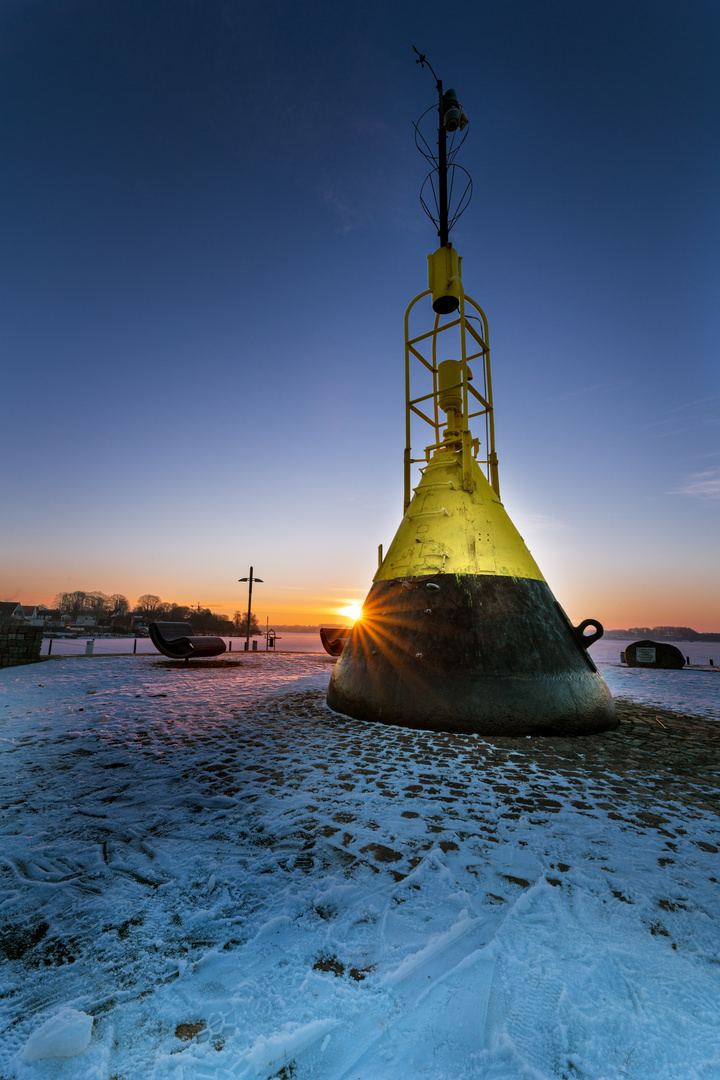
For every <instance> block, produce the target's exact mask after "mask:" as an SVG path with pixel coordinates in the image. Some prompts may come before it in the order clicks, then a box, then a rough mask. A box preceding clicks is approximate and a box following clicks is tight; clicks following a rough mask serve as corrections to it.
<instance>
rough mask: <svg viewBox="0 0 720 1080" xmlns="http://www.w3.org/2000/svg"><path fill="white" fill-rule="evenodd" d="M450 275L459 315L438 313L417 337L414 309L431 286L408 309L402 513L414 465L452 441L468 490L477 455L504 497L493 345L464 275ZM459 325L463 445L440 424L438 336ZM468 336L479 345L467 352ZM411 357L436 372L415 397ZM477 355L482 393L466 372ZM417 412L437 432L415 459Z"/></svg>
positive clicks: (447, 446) (410, 493)
mask: <svg viewBox="0 0 720 1080" xmlns="http://www.w3.org/2000/svg"><path fill="white" fill-rule="evenodd" d="M452 280H453V281H454V282H457V283H458V285H459V288H460V307H459V311H458V316H457V318H454V319H452V320H451V321H450V322H446V323H443V324H442V326H441V325H440V316H439V315H436V316H435V324H434V326H433V328H432V330H428V331H426V332H425V333H424V334H418V335H417V336H416V337H412V338H411V337H410V314H411V312H412V310H413V308H414V307H415V305H416V304H417V303H418V301H420V300H422V299H423V297H425V296H427V295H428V294H429V293H430V292H431V290H430V289H426V290H425V292H421V293H419V294H418V295H417V296H416V297H415V299H414V300H412V301H411V302H410V304H409V305H408V308H407V310H406V312H405V458H404V481H405V482H404V507H403V512H405V510H407V508H408V506H409V505H410V499H411V497H412V489H411V470H412V466H413V465H414V464H417V463H418V462H422V461H425V462H427V461H429V460H430V455H431V454H432V452H433V450H439V449H440V448H443V447H444V448H445V449H450V448H451V446H452V448H455V449H457V448H459V449H461V450H462V466H463V487H464V488H465V490H466V491H472V489H473V480H472V459H473V457H475V458H476V459H477V461H478V464H479V465H481V466H482V465H484V466H485V475H486V476H487V479H488V482H489V483H490V485H491V487H492V488H493V490H494V491H495V493H496V495H497V496H498V498H500V481H499V479H498V459H497V454H496V452H495V423H494V419H493V404H492V380H491V377H490V347H489V344H488V324H487V319H486V317H485V312H484V311H483V310H482V308H481V307H480V306H479V305H478V304H476V303H475V301H474V300H472V299H471V298H470V297H469V296H466V295H465V291H464V289H463V287H462V281H461V280H460V278H459V277H458V278H453V279H452ZM466 305H468V306H469V307H471V308H473V309H474V310H475V311H476V312H477V314H478V317H479V321H480V326H481V330H480V333H478V331H477V330H476V328H475V327H474V326H473V325H472V323H470V322H468V320H467V317H466V314H465V307H466ZM455 327H459V337H460V365H461V382H460V383H459V384H455V385H456V386H458V385H460V386H461V387H462V403H463V413H462V432H461V438H460V445H459V447H458V440H457V438H456V437H455V438H454V439H452V440H448V438H447V437H446V438H443V437H442V436H441V432H440V428H441V426H442V424H443V420H441V419H440V408H439V403H438V396H439V391H438V359H437V353H438V337H439V336H440V334H443V333H445V332H446V331H448V330H453V329H454V328H455ZM468 338H470V339H472V340H471V344H470V347H471V348H473V347H474V345H477V346H478V349H477V352H473V353H468ZM423 343H424V344H423ZM473 343H474V344H473ZM428 345H429V347H430V349H429V352H430V355H429V357H428V356H427V355H423V352H422V351H421V348H422V349H424V350H425V353H427V352H428V348H427V346H428ZM448 355H450V353H448ZM411 358H414V359H415V360H417V361H419V363H420V364H421V365H422V366H423V367H424V368H425V369H427V371H429V372H430V373H431V375H432V390H431V391H430V392H429V393H426V394H422V395H421V396H420V397H415V398H413V397H411V391H410V362H411ZM478 359H479V360H480V362H481V365H482V386H483V391H484V393H483V394H480V393H479V392H478V391H477V390H476V389H475V387H474V386H473V385H472V383H471V382H470V377H469V374H468V364H469V363H470V361H472V360H478ZM426 403H427V404H426ZM475 403H478V404H479V406H480V407H479V408H478V409H476V410H475V411H474V412H470V411H469V409H470V407H471V405H472V406H474V404H475ZM421 405H424V407H425V408H428V407H429V411H430V412H431V413H432V415H431V416H428V415H427V413H425V412H423V409H421V408H420V406H421ZM413 415H415V416H418V417H420V419H421V420H423V421H424V422H425V423H427V424H429V425H430V427H431V428H433V430H434V433H435V440H434V442H432V443H431V444H430V445H429V446H426V447H425V455H424V457H421V458H414V457H413V456H412V447H411V419H412V416H413ZM476 416H484V417H485V445H486V447H487V456H486V457H484V458H477V455H478V452H479V439H473V438H472V435H471V432H470V427H469V422H470V420H471V419H473V417H476Z"/></svg>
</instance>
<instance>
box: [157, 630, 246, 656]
mask: <svg viewBox="0 0 720 1080" xmlns="http://www.w3.org/2000/svg"><path fill="white" fill-rule="evenodd" d="M148 632H149V634H150V638H151V640H152V643H153V645H154V646H155V648H156V649H157V650H158V652H161V653H164V654H165V656H169V657H170V659H171V660H189V659H190V658H191V657H195V656H219V655H220V653H224V652H225V650H226V648H227V646H226V644H225V642H224V641H223V639H222V638H219V637H196V636H195V634H194V633H193V628H192V626H191V625H190V623H186V622H154V623H150V625H149V626H148Z"/></svg>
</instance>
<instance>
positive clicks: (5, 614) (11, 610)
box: [0, 600, 25, 622]
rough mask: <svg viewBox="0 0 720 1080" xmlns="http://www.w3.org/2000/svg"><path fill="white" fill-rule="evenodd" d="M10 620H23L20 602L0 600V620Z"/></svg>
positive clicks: (23, 614) (23, 615)
mask: <svg viewBox="0 0 720 1080" xmlns="http://www.w3.org/2000/svg"><path fill="white" fill-rule="evenodd" d="M11 620H13V621H14V620H18V621H20V622H24V621H25V612H24V611H23V607H22V604H18V603H17V601H16V600H0V622H10V621H11Z"/></svg>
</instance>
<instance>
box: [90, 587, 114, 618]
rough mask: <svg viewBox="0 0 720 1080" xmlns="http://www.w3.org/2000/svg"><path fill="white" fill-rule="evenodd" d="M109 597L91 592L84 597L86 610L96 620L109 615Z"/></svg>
mask: <svg viewBox="0 0 720 1080" xmlns="http://www.w3.org/2000/svg"><path fill="white" fill-rule="evenodd" d="M111 603H112V601H111V600H110V597H109V596H107V595H106V594H105V593H104V592H91V593H88V594H87V596H86V597H85V607H86V610H88V611H89V612H90V614H91V615H94V616H95V618H96V619H100V618H102V616H103V615H105V614H109V613H110V610H111Z"/></svg>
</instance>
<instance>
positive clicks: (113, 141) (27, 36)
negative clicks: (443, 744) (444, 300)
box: [0, 0, 720, 630]
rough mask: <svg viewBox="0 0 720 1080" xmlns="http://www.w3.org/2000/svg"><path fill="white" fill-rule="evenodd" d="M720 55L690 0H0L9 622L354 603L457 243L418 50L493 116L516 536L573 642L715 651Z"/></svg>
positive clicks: (500, 342) (467, 246) (480, 143)
mask: <svg viewBox="0 0 720 1080" xmlns="http://www.w3.org/2000/svg"><path fill="white" fill-rule="evenodd" d="M719 39H720V9H719V8H718V6H717V5H716V4H714V3H710V2H700V0H690V2H688V0H683V2H666V0H652V2H649V0H648V2H646V0H642V2H634V3H633V2H627V0H625V2H623V3H618V2H615V0H603V2H592V3H588V2H582V3H577V0H575V2H572V3H571V2H565V0H549V2H547V3H536V2H533V3H529V2H519V0H502V2H500V0H495V2H489V3H462V2H461V3H456V4H454V5H438V4H436V3H435V4H430V3H425V2H418V0H412V2H409V0H400V2H398V3H395V4H387V3H377V2H370V3H360V4H358V5H355V6H353V7H352V8H350V7H346V6H344V5H340V4H337V3H330V2H325V0H323V2H315V3H312V2H311V3H309V4H306V5H296V4H293V5H290V4H287V3H277V2H273V0H269V2H265V3H263V4H262V5H260V4H248V3H234V2H225V0H202V2H200V0H197V2H190V0H142V2H137V0H123V2H121V3H120V2H118V3H113V2H110V0H52V2H47V0H33V2H29V0H27V2H15V3H13V2H11V0H5V3H4V4H3V6H2V9H1V10H0V55H1V58H2V63H1V64H0V80H1V81H2V99H3V101H4V103H5V104H4V106H3V110H2V116H1V117H0V127H1V130H2V136H1V137H2V155H1V156H2V161H1V163H0V188H1V198H0V206H1V207H2V209H1V210H0V213H1V214H2V236H3V249H4V254H3V260H2V262H3V269H2V323H3V331H2V346H1V347H2V353H3V358H2V369H3V374H2V388H3V395H2V396H3V409H2V414H3V446H4V449H5V453H4V455H3V457H4V459H5V464H4V466H3V469H2V475H3V479H4V481H5V483H4V494H3V513H2V524H1V525H0V541H1V543H2V555H3V557H2V566H1V568H0V597H1V598H6V599H13V600H15V599H17V600H20V601H21V602H23V603H34V602H41V601H42V602H49V601H50V600H51V599H52V597H53V596H54V595H55V594H56V593H57V592H59V591H65V590H72V589H87V590H92V589H101V590H103V591H105V592H108V593H113V592H123V593H125V594H126V595H127V596H128V598H129V599H130V600H131V601H133V602H134V601H135V599H136V598H137V596H138V595H140V594H141V593H145V592H153V593H157V594H158V595H160V596H161V597H162V598H163V599H165V600H175V601H177V602H185V603H198V602H199V603H202V604H203V605H207V606H210V607H212V608H213V609H215V610H225V611H227V612H229V613H232V611H233V610H235V609H236V608H238V607H240V608H242V606H243V604H244V602H245V599H246V592H245V591H244V590H245V588H246V587H245V586H242V585H238V584H237V583H236V579H237V578H239V577H242V576H244V575H246V574H247V571H248V568H249V566H250V564H251V563H252V564H253V565H254V567H255V570H256V572H257V573H258V574H259V575H260V577H262V578H263V579H264V582H265V583H264V584H263V585H261V586H258V591H257V594H256V595H257V604H254V605H253V606H254V609H255V610H256V611H257V612H258V614H259V616H260V618H261V619H262V621H263V622H264V619H265V617H266V616H269V618H270V620H271V622H272V621H276V622H280V621H292V622H317V621H321V620H326V619H328V618H329V617H330V616H331V615H332V614H333V613H334V611H335V609H336V607H337V606H338V605H341V604H342V603H343V602H350V601H353V600H354V601H357V600H361V599H362V598H363V597H364V595H365V593H366V592H367V590H368V588H369V586H370V582H371V579H372V575H373V573H374V569H375V566H376V559H377V545H378V544H379V543H383V544H384V545H385V546H386V547H387V545H388V544H389V542H390V540H391V539H392V536H393V534H394V532H395V529H396V528H397V526H398V524H399V521H400V516H401V500H402V446H403V441H404V430H403V353H402V317H403V313H404V310H405V307H406V305H407V303H408V302H409V301H410V299H412V297H413V296H415V295H416V294H417V293H419V292H421V291H422V290H423V289H424V288H425V287H426V255H427V254H428V252H430V251H432V250H434V248H435V247H436V246H437V238H436V236H435V234H434V230H433V228H432V226H431V224H430V223H429V221H428V220H427V218H426V217H425V215H424V213H423V212H422V209H421V207H420V204H419V201H418V192H419V189H420V185H421V183H422V180H423V178H424V176H425V172H426V168H425V163H424V161H423V159H422V158H421V157H420V155H419V154H418V153H417V151H416V149H415V147H414V143H413V131H412V126H411V121H413V120H414V119H417V117H418V116H419V115H420V114H421V113H422V112H423V111H424V110H425V109H426V108H427V107H428V106H429V105H432V104H433V101H434V81H433V79H432V77H431V75H430V74H429V72H428V71H427V70H425V71H422V70H421V69H420V67H419V66H416V65H415V63H414V54H413V53H412V48H411V46H412V45H413V44H415V45H417V47H418V48H419V49H420V50H421V51H422V52H425V53H427V55H428V58H429V59H430V61H431V63H432V64H433V67H434V68H435V70H436V71H437V73H438V75H439V76H440V77H441V78H442V79H443V80H444V83H445V86H446V87H448V86H454V87H455V88H456V89H457V91H458V95H459V97H460V100H461V101H462V103H463V105H464V106H465V109H466V111H467V113H468V115H469V117H470V121H471V125H470V129H469V135H468V139H467V141H466V144H465V148H464V149H463V151H461V157H460V158H459V161H460V162H461V163H462V164H463V165H464V166H465V167H466V168H467V169H468V170H469V172H470V173H471V174H472V177H473V180H474V185H475V194H474V198H473V201H472V203H471V205H470V208H469V210H468V211H467V212H466V214H465V215H464V217H463V218H462V219H461V221H460V223H459V225H458V226H457V227H456V228H455V229H454V231H453V233H452V239H453V241H454V243H455V246H456V247H457V248H458V249H459V251H460V253H461V254H462V256H463V278H464V283H465V288H466V290H467V291H468V293H469V294H470V295H471V296H472V297H474V298H475V299H476V300H477V301H478V302H479V303H480V304H481V305H482V306H483V308H484V309H485V311H486V313H487V316H488V319H489V323H490V343H491V350H492V362H493V382H494V394H495V411H496V434H497V445H498V453H499V458H500V480H501V486H502V492H503V500H504V503H505V506H506V508H507V510H508V512H509V513H510V516H511V517H512V519H513V520H514V521H515V523H516V525H517V526H518V528H519V529H520V531H521V533H522V534H523V536H524V537H525V539H526V541H527V543H528V545H529V547H530V549H531V551H532V552H533V555H534V556H535V558H536V559H537V561H538V563H539V565H540V567H541V569H542V570H543V572H544V574H545V576H546V578H547V579H548V581H549V583H550V586H551V587H552V588H553V590H554V592H555V594H556V596H557V598H558V600H559V601H560V602H561V603H562V604H563V606H564V607H565V608H566V610H567V611H568V613H569V614H570V616H571V617H572V618H574V619H576V620H579V619H582V618H586V617H594V618H598V619H600V620H601V621H602V622H604V623H605V625H606V626H609V627H613V626H614V627H617V626H628V625H650V626H652V625H655V624H657V623H671V624H683V625H690V626H694V627H695V628H696V629H700V630H702V629H706V630H710V629H720V604H719V603H718V597H719V595H720V589H719V588H718V586H719V585H720V571H719V569H718V563H719V559H718V549H719V544H718V534H719V529H718V525H719V524H720V440H719V438H718V435H719V425H718V417H719V413H720V410H719V405H720V365H719V364H718V338H719V331H720V313H719V310H718V296H719V295H720V289H719V288H718V286H719V284H720V282H719V277H720V274H719V273H718V248H719V245H718V241H719V239H720V237H719V232H720V230H719V228H718V225H719V219H720V211H719V209H718V199H717V192H718V188H719V186H720V184H719V181H720V136H719V134H718V132H719V130H720V128H719V126H718V120H719V119H720V117H719V115H718V114H719V113H720V85H719V83H720V77H719V65H718V59H717V58H718V46H719V44H720V41H719ZM9 460H11V461H12V467H11V468H8V465H7V462H8V461H9Z"/></svg>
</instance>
